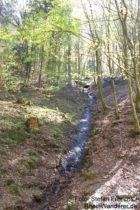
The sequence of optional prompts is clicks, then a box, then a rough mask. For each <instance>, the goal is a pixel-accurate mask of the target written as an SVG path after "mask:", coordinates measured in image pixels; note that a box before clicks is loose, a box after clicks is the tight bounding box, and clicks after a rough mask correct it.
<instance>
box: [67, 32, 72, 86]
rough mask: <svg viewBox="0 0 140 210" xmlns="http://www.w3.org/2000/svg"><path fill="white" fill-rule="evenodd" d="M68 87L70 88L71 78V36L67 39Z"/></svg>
mask: <svg viewBox="0 0 140 210" xmlns="http://www.w3.org/2000/svg"><path fill="white" fill-rule="evenodd" d="M68 39H69V43H68V85H69V86H70V87H72V76H71V36H70V35H69V37H68Z"/></svg>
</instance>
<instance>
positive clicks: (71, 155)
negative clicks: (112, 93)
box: [61, 95, 94, 174]
mask: <svg viewBox="0 0 140 210" xmlns="http://www.w3.org/2000/svg"><path fill="white" fill-rule="evenodd" d="M93 105H94V98H93V96H91V95H89V104H88V107H87V108H86V109H85V112H84V114H83V116H82V118H81V119H80V121H79V123H78V127H77V132H76V136H75V138H74V141H73V143H72V145H71V146H70V150H69V151H68V153H67V154H66V155H65V156H64V157H63V158H62V161H61V166H62V168H63V170H64V173H65V174H67V173H69V172H72V171H77V170H78V169H80V168H81V167H82V165H83V160H84V156H85V155H84V154H85V148H86V145H87V143H88V139H89V135H90V118H91V110H92V107H93Z"/></svg>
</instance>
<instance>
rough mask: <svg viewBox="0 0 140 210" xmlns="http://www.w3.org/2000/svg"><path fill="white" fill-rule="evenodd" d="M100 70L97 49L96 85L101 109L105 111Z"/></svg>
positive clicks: (97, 51)
mask: <svg viewBox="0 0 140 210" xmlns="http://www.w3.org/2000/svg"><path fill="white" fill-rule="evenodd" d="M100 68H101V61H100V58H99V49H97V50H96V71H97V74H98V77H97V84H98V90H99V96H100V100H101V103H102V107H103V110H104V111H106V110H107V105H106V103H105V101H104V97H103V88H102V79H101V69H100Z"/></svg>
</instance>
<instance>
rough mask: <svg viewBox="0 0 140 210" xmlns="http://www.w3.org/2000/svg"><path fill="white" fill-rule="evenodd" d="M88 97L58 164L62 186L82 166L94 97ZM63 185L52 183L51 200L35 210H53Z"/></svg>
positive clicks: (48, 199) (58, 182)
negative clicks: (70, 142) (72, 135)
mask: <svg viewBox="0 0 140 210" xmlns="http://www.w3.org/2000/svg"><path fill="white" fill-rule="evenodd" d="M88 96H89V102H88V106H87V107H86V108H85V111H84V113H83V115H82V117H81V119H80V120H79V122H78V125H77V131H76V135H75V138H74V140H73V142H72V144H71V145H70V146H69V151H68V152H67V153H66V154H65V155H64V157H63V158H62V159H61V162H60V167H61V171H62V172H61V173H62V174H61V176H63V177H65V181H64V183H63V184H64V185H65V183H67V182H69V179H70V176H71V175H72V174H73V173H74V172H78V171H80V169H81V168H82V166H83V165H84V159H85V151H86V146H87V144H88V140H89V136H90V130H91V127H90V125H91V111H92V108H93V106H94V97H93V96H92V95H90V94H88ZM63 184H62V183H60V181H57V182H56V183H54V188H53V190H52V194H53V195H52V196H51V198H49V197H47V196H46V197H47V200H46V201H45V203H44V205H43V206H42V207H41V208H38V209H36V210H54V209H55V208H53V207H52V204H55V202H56V201H57V198H58V196H59V193H60V192H61V190H62V189H63V188H64V186H63ZM48 191H49V189H48Z"/></svg>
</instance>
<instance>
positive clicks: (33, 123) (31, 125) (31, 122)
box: [26, 117, 39, 131]
mask: <svg viewBox="0 0 140 210" xmlns="http://www.w3.org/2000/svg"><path fill="white" fill-rule="evenodd" d="M26 126H27V130H28V131H32V130H34V129H38V128H39V119H38V118H36V117H30V118H29V119H28V120H27V121H26Z"/></svg>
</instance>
